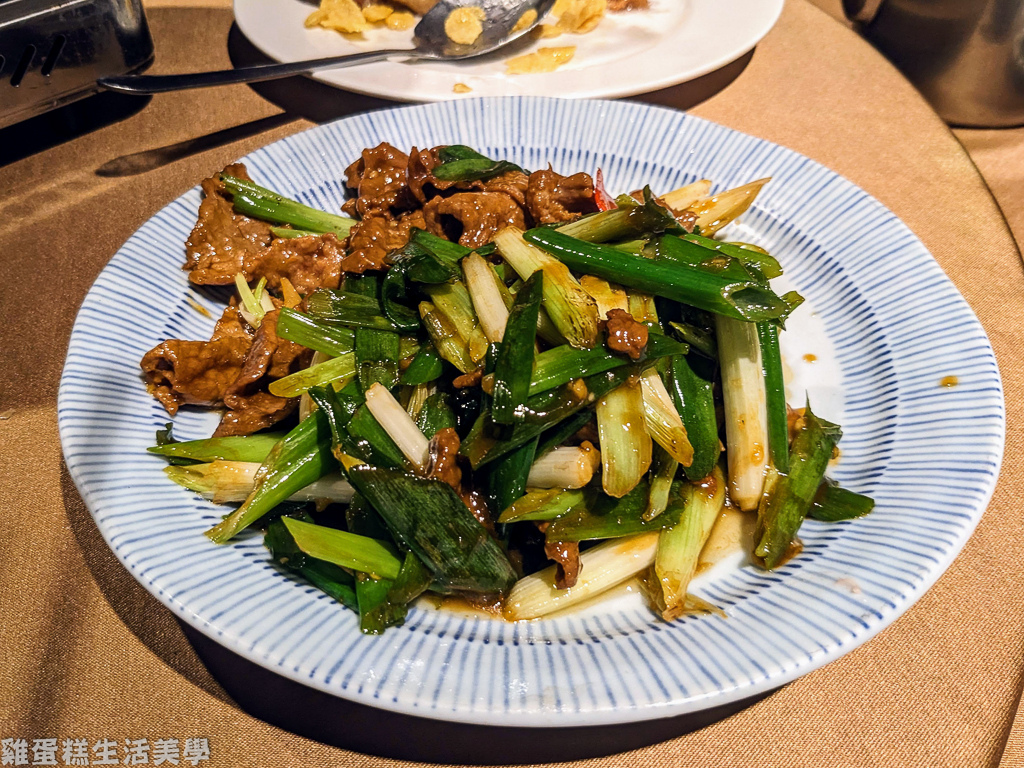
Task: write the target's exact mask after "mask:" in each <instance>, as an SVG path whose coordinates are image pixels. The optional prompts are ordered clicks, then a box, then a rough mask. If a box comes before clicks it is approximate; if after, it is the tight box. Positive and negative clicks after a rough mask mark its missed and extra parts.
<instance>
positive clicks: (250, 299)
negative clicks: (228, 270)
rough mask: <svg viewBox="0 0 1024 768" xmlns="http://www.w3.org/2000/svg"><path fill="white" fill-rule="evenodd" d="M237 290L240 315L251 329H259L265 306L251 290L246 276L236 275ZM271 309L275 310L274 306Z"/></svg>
mask: <svg viewBox="0 0 1024 768" xmlns="http://www.w3.org/2000/svg"><path fill="white" fill-rule="evenodd" d="M235 288H236V289H237V290H238V298H239V300H240V301H241V303H240V304H239V307H238V314H240V315H241V316H242V318H243V319H244V320H245V322H247V323H248V324H249V326H250V327H252V328H259V327H260V323H261V322H263V315H265V314H266V311H265V310H264V309H263V304H262V303H261V302H260V300H259V299H258V298H256V295H255V294H254V293H253V292H252V289H251V288H249V284H248V283H247V282H246V281H245V276H244V275H243V274H242V273H241V272H239V273H237V274H236V275H235ZM270 308H271V309H273V308H274V307H273V304H271V307H270Z"/></svg>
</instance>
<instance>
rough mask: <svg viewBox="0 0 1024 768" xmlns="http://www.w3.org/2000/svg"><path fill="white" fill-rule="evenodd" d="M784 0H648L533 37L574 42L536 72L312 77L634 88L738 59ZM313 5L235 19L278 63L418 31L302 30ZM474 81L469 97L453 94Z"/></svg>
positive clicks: (373, 83) (449, 66)
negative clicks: (355, 33) (579, 30)
mask: <svg viewBox="0 0 1024 768" xmlns="http://www.w3.org/2000/svg"><path fill="white" fill-rule="evenodd" d="M782 3H783V0H651V8H650V10H648V11H635V12H629V13H615V14H609V15H608V17H607V18H606V19H604V20H603V21H602V22H601V24H600V25H599V26H598V27H597V29H595V30H594V31H593V32H590V33H589V34H585V35H562V36H560V37H557V38H552V39H548V40H544V41H540V42H533V43H530V44H529V45H528V46H527V47H525V48H523V49H522V51H520V50H519V49H517V53H520V52H525V51H532V50H535V49H536V48H538V47H541V46H563V45H575V46H577V50H576V54H575V56H574V58H573V60H572V61H571V62H569V63H568V64H566V65H565V66H563V67H561V68H560V69H558V70H556V71H554V72H551V73H547V74H537V75H515V76H510V75H506V74H505V64H504V61H505V59H507V58H508V56H509V55H511V54H497V55H492V56H489V57H486V58H482V59H476V60H472V61H464V62H447V63H444V62H419V63H401V62H397V61H396V62H379V63H376V64H366V65H362V66H359V67H352V68H349V69H335V70H328V71H325V72H318V73H316V74H315V75H314V77H316V78H317V79H318V80H322V81H323V82H325V83H329V84H330V85H336V86H339V87H341V88H345V89H346V90H349V91H356V92H357V93H368V94H370V95H373V96H381V97H383V98H389V99H397V100H400V101H444V100H446V99H453V98H467V97H475V96H561V97H566V98H598V97H614V96H630V95H632V94H636V93H646V92H648V91H653V90H655V89H658V88H665V87H667V86H670V85H675V84H676V83H682V82H685V81H687V80H692V79H693V78H695V77H699V76H700V75H704V74H707V73H708V72H712V71H714V70H716V69H718V68H719V67H722V66H725V65H726V64H728V63H729V62H731V61H733V60H735V59H738V58H739V57H740V56H742V55H743V54H744V53H746V52H747V51H749V50H750V49H751V48H753V47H754V46H755V45H756V44H757V43H758V41H759V40H760V39H761V38H762V37H764V36H765V35H766V34H767V33H768V30H770V29H771V28H772V25H774V24H775V21H776V20H777V19H778V17H779V14H780V13H781V12H782ZM314 8H315V6H314V5H310V4H309V3H307V2H304V1H303V0H235V20H236V21H237V22H238V26H239V27H240V28H241V30H242V32H243V33H244V34H245V36H246V37H248V38H249V39H250V40H251V41H252V42H253V43H254V44H255V45H256V47H257V48H259V49H260V50H261V51H263V52H264V53H265V54H267V55H268V56H270V57H271V58H273V59H276V60H278V61H283V62H288V61H302V60H304V59H316V58H321V57H325V56H339V55H342V54H346V53H359V52H361V51H368V50H375V49H381V48H404V47H409V48H411V47H412V31H411V30H409V31H406V32H394V31H391V30H388V29H374V30H370V31H369V32H367V33H366V34H365V40H359V41H356V40H350V39H348V38H346V37H344V36H342V35H341V34H339V33H337V32H333V31H331V30H327V29H306V28H305V27H304V26H303V21H304V20H305V19H306V17H307V16H308V15H309V14H310V13H311V12H312V11H313V10H314ZM456 83H463V84H465V85H468V86H469V87H470V88H471V89H472V91H471V92H470V93H469V94H466V95H465V96H460V95H459V94H456V93H454V92H453V90H452V89H453V88H454V86H455V84H456Z"/></svg>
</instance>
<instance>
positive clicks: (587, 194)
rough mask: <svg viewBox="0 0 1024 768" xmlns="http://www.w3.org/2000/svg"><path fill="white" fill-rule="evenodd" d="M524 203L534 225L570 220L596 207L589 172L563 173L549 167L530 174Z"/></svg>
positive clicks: (592, 183) (590, 211)
mask: <svg viewBox="0 0 1024 768" xmlns="http://www.w3.org/2000/svg"><path fill="white" fill-rule="evenodd" d="M526 206H527V208H528V209H529V211H530V214H531V215H532V216H533V219H534V221H535V222H536V223H537V224H556V223H559V222H563V221H573V220H574V219H578V218H579V217H580V216H582V215H583V214H585V213H594V212H595V211H597V210H598V208H597V203H596V202H595V201H594V182H593V180H592V179H591V178H590V174H587V173H574V174H573V175H572V176H562V175H560V174H557V173H555V172H554V171H552V170H551V169H550V168H549V169H548V170H546V171H534V172H533V173H531V174H530V181H529V185H528V186H527V188H526Z"/></svg>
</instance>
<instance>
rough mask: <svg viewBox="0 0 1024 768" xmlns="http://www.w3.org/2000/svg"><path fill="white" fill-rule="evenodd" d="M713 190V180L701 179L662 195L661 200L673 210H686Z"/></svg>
mask: <svg viewBox="0 0 1024 768" xmlns="http://www.w3.org/2000/svg"><path fill="white" fill-rule="evenodd" d="M709 192H711V180H710V179H701V180H700V181H695V182H693V183H692V184H687V185H686V186H684V187H679V189H673V190H672V191H671V192H669V193H667V194H664V195H662V196H661V201H662V202H663V203H665V205H667V206H668V207H669V208H671V209H672V210H673V211H685V210H686V209H687V208H689V207H690V206H691V205H693V204H694V203H696V202H697V201H698V200H700V199H701V198H702V197H707V196H708V193H709Z"/></svg>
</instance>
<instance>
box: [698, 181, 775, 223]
mask: <svg viewBox="0 0 1024 768" xmlns="http://www.w3.org/2000/svg"><path fill="white" fill-rule="evenodd" d="M769 181H771V179H770V178H767V179H758V180H757V181H752V182H750V183H749V184H744V185H743V186H742V187H735V188H734V189H729V190H726V191H725V192H719V193H718V194H717V195H713V196H711V197H706V198H704V199H702V200H698V201H697V202H696V203H693V204H692V205H691V206H689V210H690V211H692V212H693V213H695V214H697V226H698V227H700V233H701V234H702V235H704V236H705V237H711V235H713V234H715V232H717V231H718V230H720V229H721V228H722V227H724V226H725V225H726V224H728V223H729V222H731V221H733V220H734V219H736V217H737V216H739V215H740V214H741V213H743V212H744V211H745V210H747V208H749V207H750V204H751V203H753V202H754V198H755V197H757V193H758V192H760V191H761V187H763V186H764V185H765V184H767V183H768V182H769Z"/></svg>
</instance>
